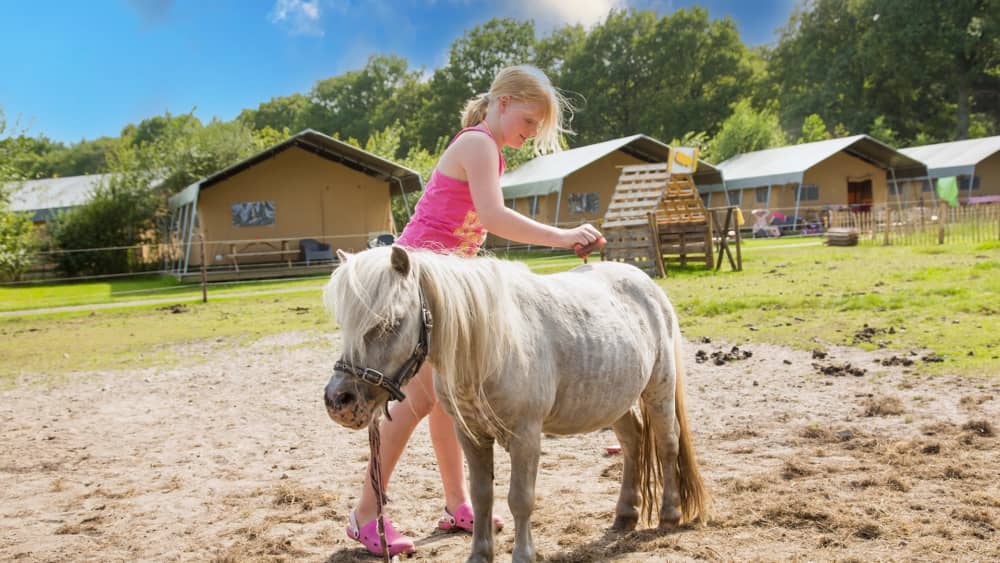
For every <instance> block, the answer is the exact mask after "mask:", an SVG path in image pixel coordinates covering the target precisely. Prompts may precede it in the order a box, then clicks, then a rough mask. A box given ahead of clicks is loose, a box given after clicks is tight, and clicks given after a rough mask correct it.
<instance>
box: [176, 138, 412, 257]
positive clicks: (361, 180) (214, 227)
mask: <svg viewBox="0 0 1000 563" xmlns="http://www.w3.org/2000/svg"><path fill="white" fill-rule="evenodd" d="M421 186H422V183H421V179H420V175H419V174H418V173H417V172H414V171H413V170H410V169H408V168H404V167H402V166H400V165H398V164H396V163H394V162H391V161H388V160H385V159H383V158H380V157H378V156H376V155H374V154H371V153H369V152H366V151H364V150H362V149H360V148H357V147H355V146H353V145H350V144H347V143H345V142H342V141H339V140H337V139H334V138H332V137H329V136H327V135H324V134H322V133H318V132H316V131H313V130H308V129H307V130H305V131H302V132H301V133H298V134H296V135H294V136H293V137H291V138H289V139H286V140H285V141H283V142H281V143H278V144H277V145H274V146H272V147H270V148H268V149H266V150H264V151H261V152H260V153H258V154H255V155H253V156H251V157H250V158H247V159H246V160H243V161H241V162H238V163H236V164H234V165H232V166H230V167H228V168H226V169H224V170H220V171H219V172H216V173H215V174H212V175H211V176H208V177H207V178H203V179H201V180H199V181H197V182H195V183H194V184H192V185H190V186H188V187H187V188H185V189H184V190H183V191H181V192H179V193H178V194H176V195H174V196H173V197H171V198H170V210H171V221H170V233H169V238H170V239H171V240H172V241H173V242H174V247H175V248H176V251H177V252H176V253H175V256H174V258H173V260H174V263H173V268H172V269H173V271H174V273H175V274H177V275H184V274H186V273H188V272H189V271H197V268H193V267H195V266H198V265H199V264H200V262H201V250H200V244H198V243H199V241H200V239H199V235H200V236H201V237H204V240H205V256H206V258H207V259H206V260H205V262H206V265H207V266H210V267H213V268H229V267H235V268H236V269H238V268H239V265H240V264H253V263H263V262H278V263H281V262H287V263H288V265H289V266H291V265H292V264H293V262H296V261H298V260H301V259H302V256H301V255H300V253H299V249H300V243H301V242H302V241H303V240H305V239H313V240H315V241H319V242H320V243H323V244H329V245H330V246H331V247H332V248H334V249H337V248H341V249H344V250H348V251H358V250H361V249H363V248H366V247H367V244H368V241H369V240H370V239H371V238H372V237H374V236H377V235H379V234H382V233H387V232H388V233H394V232H395V229H396V226H395V225H393V221H392V213H391V205H390V196H392V195H397V194H402V193H404V192H406V193H409V192H412V191H418V190H420V189H421Z"/></svg>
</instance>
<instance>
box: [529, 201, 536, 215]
mask: <svg viewBox="0 0 1000 563" xmlns="http://www.w3.org/2000/svg"><path fill="white" fill-rule="evenodd" d="M529 213H530V214H531V216H532V217H534V216H535V215H538V198H537V197H533V198H531V211H530V212H529Z"/></svg>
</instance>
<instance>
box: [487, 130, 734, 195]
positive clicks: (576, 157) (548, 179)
mask: <svg viewBox="0 0 1000 563" xmlns="http://www.w3.org/2000/svg"><path fill="white" fill-rule="evenodd" d="M617 150H620V151H624V152H626V153H628V154H630V155H632V156H634V157H636V158H639V159H641V160H644V161H646V162H666V161H667V158H668V152H669V150H670V147H669V146H668V145H665V144H663V143H661V142H660V141H657V140H656V139H653V138H652V137H647V136H646V135H641V134H640V135H632V136H630V137H621V138H619V139H612V140H610V141H604V142H602V143H595V144H592V145H586V146H582V147H577V148H575V149H569V150H565V151H561V152H557V153H553V154H547V155H544V156H539V157H537V158H535V159H533V160H530V161H528V162H526V163H524V164H523V165H521V167H520V168H518V169H516V170H512V171H510V172H507V173H505V174H504V175H503V176H502V177H501V178H500V187H501V189H503V197H504V199H516V198H521V197H530V196H535V195H538V196H544V195H548V194H550V193H554V192H558V191H559V190H560V189H562V184H563V180H564V179H565V178H566V176H569V175H570V174H572V173H573V172H576V171H577V170H579V169H581V168H583V167H584V166H587V165H588V164H590V163H592V162H594V161H595V160H598V159H600V158H602V157H604V156H606V155H608V154H611V153H612V152H614V151H617ZM694 176H695V181H700V182H704V183H721V182H722V177H721V176H720V175H719V171H718V170H717V169H716V168H715V167H714V166H712V165H711V164H709V163H707V162H705V161H702V160H699V161H698V171H697V172H696V173H695V175H694Z"/></svg>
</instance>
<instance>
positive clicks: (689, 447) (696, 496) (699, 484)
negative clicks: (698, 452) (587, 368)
mask: <svg viewBox="0 0 1000 563" xmlns="http://www.w3.org/2000/svg"><path fill="white" fill-rule="evenodd" d="M672 317H673V333H674V368H675V370H676V372H677V380H676V385H675V388H674V410H675V412H676V416H677V426H678V428H679V430H680V432H679V439H678V442H679V443H678V448H677V450H678V451H677V467H675V468H673V469H674V471H675V472H676V473H675V475H676V477H677V488H678V490H679V491H680V497H681V522H682V523H683V522H697V523H699V524H704V523H706V522H708V519H709V518H710V517H711V514H710V511H711V508H710V505H711V497H710V495H709V494H708V489H706V488H705V482H704V481H702V479H701V473H700V472H699V471H698V460H697V459H696V458H695V455H694V445H693V444H692V441H691V431H690V429H689V428H688V420H687V410H685V408H684V350H683V343H682V342H681V331H680V327H679V326H678V325H677V315H672Z"/></svg>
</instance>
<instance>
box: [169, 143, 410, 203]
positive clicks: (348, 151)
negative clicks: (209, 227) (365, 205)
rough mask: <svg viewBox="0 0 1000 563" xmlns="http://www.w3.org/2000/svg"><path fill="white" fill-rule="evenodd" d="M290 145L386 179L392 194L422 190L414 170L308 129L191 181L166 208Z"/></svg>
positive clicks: (191, 199)
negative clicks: (209, 174)
mask: <svg viewBox="0 0 1000 563" xmlns="http://www.w3.org/2000/svg"><path fill="white" fill-rule="evenodd" d="M293 147H298V148H300V149H303V150H306V151H309V152H311V153H313V154H316V155H318V156H320V157H322V158H325V159H327V160H331V161H334V162H337V163H340V164H343V165H344V166H347V167H349V168H353V169H354V170H357V171H359V172H363V173H365V174H368V175H369V176H372V177H374V178H379V179H381V180H386V181H390V184H389V185H390V188H389V189H390V190H391V193H393V194H394V195H400V194H402V192H403V191H406V192H416V191H420V190H421V189H423V181H422V180H421V179H420V174H418V173H417V172H415V171H413V170H410V169H409V168H406V167H403V166H400V165H399V164H396V163H395V162H392V161H390V160H386V159H384V158H382V157H380V156H376V155H374V154H372V153H370V152H368V151H365V150H363V149H359V148H358V147H356V146H354V145H351V144H349V143H345V142H344V141H340V140H337V139H334V138H333V137H330V136H328V135H324V134H323V133H320V132H318V131H313V130H312V129H306V130H304V131H301V132H299V133H296V134H295V135H292V136H291V137H289V138H288V139H285V140H284V141H282V142H280V143H278V144H276V145H274V146H272V147H269V148H267V149H264V150H262V151H260V152H259V153H257V154H255V155H253V156H251V157H249V158H247V159H245V160H242V161H240V162H237V163H236V164H233V165H232V166H229V167H228V168H225V169H223V170H220V171H218V172H216V173H215V174H212V175H211V176H208V177H206V178H203V179H201V180H199V181H197V182H195V183H194V184H191V185H190V186H188V187H187V188H185V189H184V190H182V191H181V192H179V193H177V194H175V195H174V196H173V197H171V198H170V208H171V209H176V208H178V207H180V206H182V205H185V204H188V203H191V202H192V201H194V199H195V196H196V195H197V193H198V191H199V190H204V189H206V188H209V187H211V186H212V185H214V184H217V183H219V182H221V181H223V180H225V179H226V178H229V177H231V176H235V175H236V174H239V173H240V172H242V171H244V170H246V169H247V168H250V167H251V166H255V165H257V164H259V163H261V162H263V161H265V160H267V159H269V158H271V157H272V156H274V155H276V154H278V153H280V152H282V151H285V150H287V149H290V148H293Z"/></svg>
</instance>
